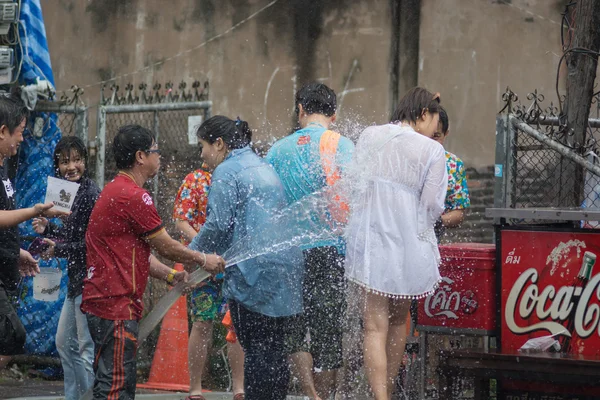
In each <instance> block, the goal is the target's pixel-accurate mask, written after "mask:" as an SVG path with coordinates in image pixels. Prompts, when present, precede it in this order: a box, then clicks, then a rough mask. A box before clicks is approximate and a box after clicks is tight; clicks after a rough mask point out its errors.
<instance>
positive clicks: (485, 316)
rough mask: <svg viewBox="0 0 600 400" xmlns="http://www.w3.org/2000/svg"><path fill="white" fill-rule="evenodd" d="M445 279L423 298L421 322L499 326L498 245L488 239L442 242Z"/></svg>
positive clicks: (459, 327)
mask: <svg viewBox="0 0 600 400" xmlns="http://www.w3.org/2000/svg"><path fill="white" fill-rule="evenodd" d="M440 255H441V257H442V263H441V265H440V275H441V276H442V282H440V286H439V288H438V289H437V290H436V291H435V293H433V294H432V295H431V296H428V297H427V298H425V299H422V300H419V313H418V325H419V326H420V327H421V329H422V330H426V327H437V328H440V327H443V328H449V329H456V330H463V331H464V330H484V331H490V332H491V331H494V330H495V329H496V310H497V299H496V297H497V296H496V271H495V269H496V247H495V246H494V245H493V244H486V243H453V244H449V245H444V246H440Z"/></svg>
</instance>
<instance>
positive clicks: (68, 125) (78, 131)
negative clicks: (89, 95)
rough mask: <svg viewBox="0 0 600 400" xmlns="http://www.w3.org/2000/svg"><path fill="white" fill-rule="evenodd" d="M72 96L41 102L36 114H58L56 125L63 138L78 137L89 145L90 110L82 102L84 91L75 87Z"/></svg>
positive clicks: (35, 109) (37, 105)
mask: <svg viewBox="0 0 600 400" xmlns="http://www.w3.org/2000/svg"><path fill="white" fill-rule="evenodd" d="M71 92H72V94H71V95H70V96H67V95H66V94H63V95H62V96H61V97H60V99H57V100H56V101H46V100H40V101H38V102H37V103H36V104H35V108H34V110H33V112H34V113H38V112H39V113H51V114H56V117H57V118H56V125H57V128H58V129H60V131H61V134H62V136H78V137H79V138H81V139H82V140H83V142H84V143H85V144H86V145H87V144H88V138H89V134H88V125H89V123H88V121H89V119H88V108H87V107H86V105H85V104H84V103H83V102H82V100H81V95H82V94H83V90H82V89H80V88H78V87H76V86H73V88H72V89H71Z"/></svg>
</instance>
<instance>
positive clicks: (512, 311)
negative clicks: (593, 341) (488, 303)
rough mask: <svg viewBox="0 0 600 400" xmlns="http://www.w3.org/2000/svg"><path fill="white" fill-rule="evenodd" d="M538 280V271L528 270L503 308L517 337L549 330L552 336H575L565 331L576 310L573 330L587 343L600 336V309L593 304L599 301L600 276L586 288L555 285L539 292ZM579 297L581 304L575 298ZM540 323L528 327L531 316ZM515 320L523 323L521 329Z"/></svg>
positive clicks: (597, 305) (511, 329) (512, 290)
mask: <svg viewBox="0 0 600 400" xmlns="http://www.w3.org/2000/svg"><path fill="white" fill-rule="evenodd" d="M538 278H539V274H538V271H537V270H536V269H535V268H529V269H527V270H525V271H524V272H523V273H522V274H521V275H520V276H519V278H518V279H517V280H516V281H515V283H514V285H513V287H512V289H511V290H510V293H509V295H508V299H507V301H506V306H505V308H504V315H505V320H506V325H507V326H508V328H509V329H510V331H511V332H513V333H515V334H526V333H530V332H536V331H540V330H546V331H548V332H550V333H551V334H552V335H556V334H559V333H561V334H563V335H566V336H569V337H570V336H571V333H572V332H567V331H565V326H564V321H566V320H567V319H568V317H569V314H570V313H571V311H572V310H573V307H575V304H577V305H576V307H577V309H576V310H575V316H574V318H575V321H574V329H575V332H576V333H577V335H578V336H579V337H580V338H582V339H585V338H587V337H589V336H591V335H592V334H593V333H594V331H596V330H598V335H599V336H600V330H599V325H600V305H599V304H598V303H597V302H593V300H594V299H595V300H600V274H596V275H595V276H594V277H592V278H591V279H590V281H589V282H588V283H587V285H586V286H585V287H575V286H561V287H559V288H558V289H557V288H556V287H554V286H553V285H548V286H546V287H544V288H540V287H538V285H537V282H538ZM577 297H579V302H576V301H575V300H576V298H577ZM534 313H535V316H536V317H537V319H538V320H539V321H540V322H537V323H535V324H532V325H526V324H525V322H526V320H528V319H529V318H530V317H531V316H532V315H534ZM515 316H516V317H518V318H519V319H520V320H522V321H524V323H523V324H522V325H523V326H520V324H518V323H517V321H516V320H515Z"/></svg>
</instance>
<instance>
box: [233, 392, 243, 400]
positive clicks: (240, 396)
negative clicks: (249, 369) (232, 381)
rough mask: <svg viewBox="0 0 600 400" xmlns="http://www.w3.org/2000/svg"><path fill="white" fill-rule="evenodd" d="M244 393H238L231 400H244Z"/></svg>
mask: <svg viewBox="0 0 600 400" xmlns="http://www.w3.org/2000/svg"><path fill="white" fill-rule="evenodd" d="M244 397H245V396H244V393H238V394H236V395H235V396H233V400H244Z"/></svg>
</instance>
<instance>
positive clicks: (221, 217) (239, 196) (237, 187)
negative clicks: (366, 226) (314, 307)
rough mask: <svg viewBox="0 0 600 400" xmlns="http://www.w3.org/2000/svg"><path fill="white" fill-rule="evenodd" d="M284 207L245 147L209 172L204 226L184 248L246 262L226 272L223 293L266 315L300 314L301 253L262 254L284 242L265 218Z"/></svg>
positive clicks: (277, 187) (273, 179)
mask: <svg viewBox="0 0 600 400" xmlns="http://www.w3.org/2000/svg"><path fill="white" fill-rule="evenodd" d="M286 205H287V200H286V197H285V192H284V189H283V186H282V184H281V181H280V180H279V177H278V176H277V174H276V173H275V171H274V170H273V168H272V167H271V166H270V165H269V164H267V163H266V162H265V161H263V160H261V159H260V158H259V157H258V156H257V155H256V154H255V153H254V152H253V151H252V150H251V149H250V147H244V148H242V149H237V150H233V151H231V152H230V153H229V154H228V155H227V157H226V158H225V160H224V161H223V162H222V163H221V164H219V166H218V167H217V168H216V169H215V171H214V173H213V176H212V183H211V186H210V189H209V192H208V208H207V217H206V223H205V224H204V226H203V227H202V229H201V230H200V232H199V233H198V235H197V236H196V237H195V238H194V240H193V241H192V242H191V243H190V245H189V247H190V248H191V249H193V250H198V251H202V252H205V253H211V252H215V253H217V254H219V255H224V258H225V260H226V261H230V260H232V259H236V260H244V259H246V258H248V259H246V260H245V261H241V262H238V263H237V264H236V265H233V266H231V267H228V268H226V270H225V276H224V283H223V295H224V296H225V297H226V298H228V299H233V300H235V301H237V302H239V303H241V304H242V305H243V306H244V307H246V308H248V309H249V310H251V311H254V312H258V313H261V314H263V315H267V316H270V317H284V316H290V315H294V314H298V313H300V312H302V281H303V277H304V267H303V262H304V260H303V255H302V251H301V250H300V249H299V248H298V247H291V248H289V247H288V248H285V247H286V246H283V247H277V249H279V250H280V251H278V252H275V253H267V254H264V253H266V252H267V251H268V250H269V249H265V247H268V248H271V249H274V248H275V246H272V245H280V244H281V241H282V240H285V237H284V236H285V234H284V233H282V232H279V233H280V235H279V238H278V232H277V230H278V229H277V228H274V227H273V225H272V224H270V223H269V220H270V219H271V218H273V216H275V215H276V214H277V213H278V212H279V211H281V210H282V209H283V208H285V206H286ZM282 248H283V250H281V249H282ZM228 250H229V251H228ZM226 252H227V253H226ZM257 254H259V255H258V256H257V257H253V256H254V255H257Z"/></svg>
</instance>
